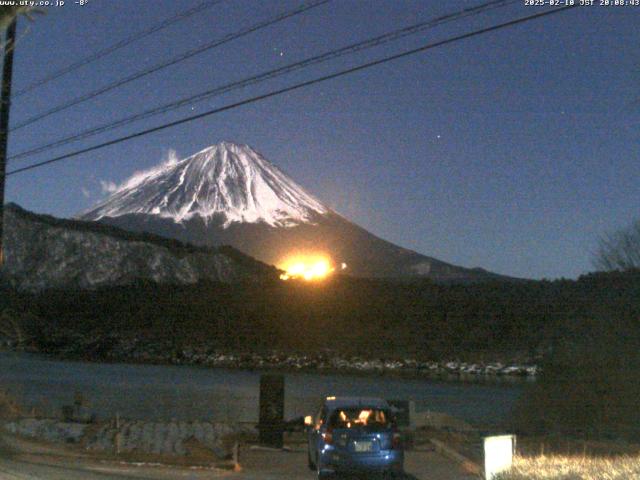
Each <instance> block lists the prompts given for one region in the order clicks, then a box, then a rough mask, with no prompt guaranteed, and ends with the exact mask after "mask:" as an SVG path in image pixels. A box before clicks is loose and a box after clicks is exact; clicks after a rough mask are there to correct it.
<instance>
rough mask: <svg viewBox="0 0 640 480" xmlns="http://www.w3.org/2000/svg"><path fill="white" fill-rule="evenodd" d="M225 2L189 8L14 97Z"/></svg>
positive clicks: (79, 61) (72, 65)
mask: <svg viewBox="0 0 640 480" xmlns="http://www.w3.org/2000/svg"><path fill="white" fill-rule="evenodd" d="M222 1H224V0H213V1H212V0H207V1H206V2H202V3H200V4H198V5H196V6H195V7H193V8H189V9H187V10H184V11H182V12H180V13H178V14H176V15H174V16H173V17H169V18H167V19H165V20H163V21H162V22H160V23H157V24H156V25H153V26H151V27H150V28H148V29H146V30H142V31H141V32H138V33H135V34H133V35H131V36H129V37H127V38H124V39H122V40H120V41H119V42H117V43H114V44H113V45H110V46H108V47H106V48H103V49H102V50H98V51H97V52H94V53H92V54H91V55H88V56H87V57H84V58H82V59H80V60H77V61H76V62H74V63H72V64H70V65H67V66H66V67H64V68H61V69H60V70H56V71H55V72H52V73H50V74H49V75H47V76H45V77H43V78H41V79H40V80H36V81H35V82H33V83H31V84H30V85H27V86H26V87H24V88H23V89H22V90H18V91H17V92H16V93H15V94H14V95H13V97H14V98H15V97H19V96H21V95H24V94H25V93H28V92H30V91H32V90H34V89H36V88H38V87H41V86H42V85H45V84H46V83H49V82H51V81H53V80H56V79H58V78H60V77H62V76H64V75H66V74H68V73H71V72H73V71H75V70H77V69H79V68H81V67H84V66H85V65H88V64H90V63H93V62H95V61H96V60H99V59H101V58H103V57H106V56H107V55H109V54H111V53H113V52H115V51H117V50H120V49H121V48H124V47H126V46H128V45H130V44H132V43H133V42H136V41H138V40H141V39H143V38H145V37H148V36H149V35H151V34H153V33H155V32H158V31H160V30H162V29H164V28H167V27H169V26H171V25H173V24H175V23H178V22H180V21H181V20H184V19H186V18H189V17H191V16H193V15H195V14H196V13H200V12H202V11H204V10H207V9H209V8H211V7H213V6H214V5H217V4H218V3H221V2H222Z"/></svg>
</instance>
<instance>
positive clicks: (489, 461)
mask: <svg viewBox="0 0 640 480" xmlns="http://www.w3.org/2000/svg"><path fill="white" fill-rule="evenodd" d="M514 445H515V436H514V435H498V436H495V437H485V439H484V475H485V479H486V480H493V479H494V478H495V476H496V475H497V474H498V473H501V472H504V471H506V470H509V468H511V463H512V462H513V448H514Z"/></svg>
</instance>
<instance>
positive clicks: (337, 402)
mask: <svg viewBox="0 0 640 480" xmlns="http://www.w3.org/2000/svg"><path fill="white" fill-rule="evenodd" d="M324 403H325V405H326V406H327V408H329V409H332V410H335V409H336V408H351V407H373V408H389V404H388V403H387V401H386V400H385V399H383V398H377V397H326V398H325V401H324Z"/></svg>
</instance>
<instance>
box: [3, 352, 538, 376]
mask: <svg viewBox="0 0 640 480" xmlns="http://www.w3.org/2000/svg"><path fill="white" fill-rule="evenodd" d="M74 350H75V349H74ZM2 352H6V353H25V354H34V355H40V356H43V357H46V358H49V359H52V360H58V361H76V362H88V363H107V364H123V363H128V364H132V365H156V366H180V365H184V366H190V367H201V368H212V369H227V370H245V371H253V372H264V373H269V372H273V373H282V374H317V375H355V376H389V377H399V378H408V379H425V380H433V381H441V382H455V383H491V384H500V383H506V384H512V383H530V382H534V381H535V380H536V377H537V374H538V373H539V367H538V366H537V365H536V364H534V363H533V362H523V363H517V364H516V363H506V362H505V363H503V362H486V363H484V362H462V361H441V362H436V361H418V360H413V359H404V360H383V359H365V358H364V357H360V356H353V357H342V358H341V357H335V356H331V358H328V357H329V355H326V354H318V355H293V354H284V353H281V352H275V353H272V354H269V355H260V354H256V353H252V354H229V353H221V352H209V353H203V352H194V351H191V350H189V349H185V350H183V351H182V352H180V354H179V355H175V354H173V353H171V354H168V353H165V354H164V355H162V354H156V353H155V352H154V353H151V352H149V351H139V350H134V351H130V352H127V354H124V352H120V353H122V354H121V355H115V354H113V352H109V354H107V355H95V354H91V352H85V353H80V352H77V350H76V351H58V352H50V351H49V352H47V351H40V350H37V349H19V348H11V347H9V348H7V347H6V346H5V348H0V353H2ZM165 352H166V350H165Z"/></svg>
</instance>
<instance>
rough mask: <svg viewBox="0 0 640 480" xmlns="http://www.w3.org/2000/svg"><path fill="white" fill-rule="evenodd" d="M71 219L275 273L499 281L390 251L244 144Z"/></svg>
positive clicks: (190, 162) (182, 163) (217, 150)
mask: <svg viewBox="0 0 640 480" xmlns="http://www.w3.org/2000/svg"><path fill="white" fill-rule="evenodd" d="M78 218H80V219H82V220H93V221H100V222H103V223H108V224H111V225H115V226H118V227H120V228H124V229H126V230H130V231H136V232H150V233H155V234H158V235H162V236H165V237H170V238H175V239H178V240H181V241H183V242H188V243H192V244H195V245H208V246H219V245H231V246H233V247H235V248H237V249H239V250H241V251H242V252H244V253H247V254H249V255H251V256H253V257H255V258H257V259H258V260H261V261H263V262H266V263H269V264H275V265H278V264H279V263H280V262H281V261H282V260H283V259H284V258H286V257H287V256H290V255H291V254H292V253H296V252H298V253H299V252H305V253H306V252H322V253H323V254H326V255H328V256H329V257H331V259H332V260H333V261H334V262H335V263H336V264H340V263H345V264H346V265H348V270H347V272H348V273H349V274H351V275H355V276H363V277H395V278H407V277H427V278H431V279H433V280H435V281H443V282H451V281H454V282H476V281H483V280H490V279H497V278H506V277H501V276H499V275H496V274H493V273H490V272H487V271H485V270H483V269H480V268H474V269H467V268H462V267H458V266H455V265H450V264H447V263H445V262H442V261H440V260H437V259H435V258H431V257H428V256H425V255H421V254H419V253H417V252H414V251H411V250H407V249H405V248H402V247H399V246H397V245H394V244H392V243H390V242H387V241H385V240H382V239H380V238H378V237H376V236H375V235H373V234H371V233H369V232H368V231H366V230H365V229H363V228H361V227H359V226H358V225H355V224H354V223H352V222H350V221H348V220H347V219H345V218H343V217H342V216H340V215H339V214H338V213H336V212H335V211H333V210H332V209H331V208H329V207H328V206H326V205H324V204H323V203H322V202H321V201H320V200H318V199H316V198H315V197H313V196H312V195H311V194H309V193H307V192H306V191H305V190H304V189H303V188H302V187H301V186H299V185H298V184H297V183H296V182H295V181H293V180H292V179H291V178H290V177H289V176H287V175H286V174H285V173H283V172H282V171H281V170H280V169H278V168H277V167H276V166H275V165H274V164H272V163H271V162H269V161H268V160H266V159H265V158H264V157H263V156H262V155H260V154H259V153H258V152H256V151H255V150H254V149H252V148H251V147H249V146H248V145H237V144H234V143H230V142H221V143H218V144H217V145H213V146H211V147H208V148H205V149H204V150H202V151H200V152H198V153H196V154H194V155H191V156H190V157H187V158H184V159H182V160H171V161H168V162H165V163H163V164H160V165H158V166H157V167H155V168H152V169H150V170H147V171H145V172H139V173H136V174H134V175H133V176H132V177H131V178H129V179H128V180H127V181H125V182H124V183H123V184H122V185H120V186H119V187H117V188H116V190H115V191H114V192H113V193H112V194H111V195H109V196H108V197H107V198H105V199H104V200H103V201H101V202H100V203H99V204H97V205H95V206H94V207H92V208H91V209H90V210H88V211H85V212H83V213H81V214H80V215H79V216H78Z"/></svg>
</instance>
